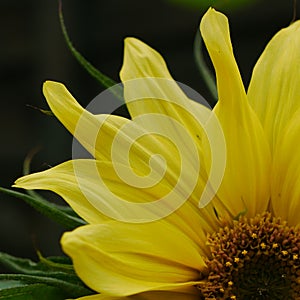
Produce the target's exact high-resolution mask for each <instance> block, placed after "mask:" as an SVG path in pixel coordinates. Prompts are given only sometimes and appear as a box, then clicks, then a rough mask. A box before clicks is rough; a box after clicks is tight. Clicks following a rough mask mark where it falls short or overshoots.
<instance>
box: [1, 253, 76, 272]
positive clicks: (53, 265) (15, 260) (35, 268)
mask: <svg viewBox="0 0 300 300" xmlns="http://www.w3.org/2000/svg"><path fill="white" fill-rule="evenodd" d="M38 257H39V259H40V261H39V262H38V263H36V262H34V261H32V260H30V259H28V258H20V257H15V256H12V255H10V254H7V253H2V252H0V263H1V264H3V265H4V266H6V267H7V268H8V269H9V270H11V271H13V272H16V273H22V274H28V275H41V276H43V275H44V274H45V272H47V273H46V276H48V274H49V273H50V272H53V273H57V272H58V273H59V272H64V273H68V274H69V275H73V276H74V277H75V278H77V275H76V274H75V272H74V269H73V266H72V262H71V260H70V259H68V258H64V257H61V259H60V261H61V262H59V260H58V258H55V260H54V259H53V258H44V257H43V256H42V255H41V254H40V253H39V252H38ZM62 261H63V263H62ZM67 262H68V263H67ZM54 275H55V274H54Z"/></svg>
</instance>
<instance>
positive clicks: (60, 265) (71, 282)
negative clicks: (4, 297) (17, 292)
mask: <svg viewBox="0 0 300 300" xmlns="http://www.w3.org/2000/svg"><path fill="white" fill-rule="evenodd" d="M39 258H40V261H39V262H38V263H36V262H34V261H32V260H30V259H27V258H19V257H14V256H12V255H9V254H6V253H1V252H0V263H1V264H3V265H4V266H6V267H7V268H8V269H9V270H11V271H13V272H16V273H21V274H1V275H0V282H1V283H2V286H3V289H8V288H13V287H15V286H16V287H19V285H21V286H23V285H24V284H26V285H33V284H43V285H47V286H52V287H55V288H59V289H60V290H62V291H63V292H64V294H67V295H68V296H72V297H80V296H83V295H88V294H91V293H92V292H91V290H90V289H88V288H87V287H86V286H85V285H84V284H83V283H82V281H81V280H80V278H79V277H78V276H77V275H76V273H75V271H74V269H73V266H72V264H71V260H70V259H69V258H66V257H52V258H51V257H50V258H44V257H42V255H41V254H39ZM5 281H6V283H7V284H3V283H5ZM0 287H1V285H0ZM0 290H1V288H0ZM0 299H1V298H0Z"/></svg>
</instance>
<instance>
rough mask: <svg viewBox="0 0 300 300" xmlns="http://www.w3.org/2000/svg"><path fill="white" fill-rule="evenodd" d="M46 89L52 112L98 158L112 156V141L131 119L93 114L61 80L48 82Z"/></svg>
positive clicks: (45, 85)
mask: <svg viewBox="0 0 300 300" xmlns="http://www.w3.org/2000/svg"><path fill="white" fill-rule="evenodd" d="M43 92H44V95H45V97H46V100H47V102H48V104H49V107H50V108H51V110H52V112H53V113H54V114H55V116H56V117H57V118H58V119H59V121H60V122H61V123H62V124H63V125H64V126H65V127H66V128H67V129H68V130H69V131H70V132H71V134H72V135H74V137H75V138H76V139H78V140H79V142H80V143H81V145H82V146H84V147H85V148H86V149H87V150H88V151H89V152H90V153H91V154H92V155H93V156H94V157H96V158H97V159H103V158H106V159H108V158H110V144H111V141H112V140H113V138H114V136H115V135H116V134H117V133H118V131H119V129H120V127H121V126H124V124H126V123H128V122H130V121H129V120H127V119H125V118H121V117H118V116H113V115H106V114H103V115H93V114H92V113H89V112H88V111H87V110H85V109H83V107H81V106H80V105H79V104H78V102H77V101H76V100H75V99H74V97H73V96H72V95H71V93H70V92H69V91H68V90H67V89H66V87H65V86H64V85H63V84H61V83H58V82H53V81H46V82H45V83H44V86H43ZM104 145H105V146H106V147H104Z"/></svg>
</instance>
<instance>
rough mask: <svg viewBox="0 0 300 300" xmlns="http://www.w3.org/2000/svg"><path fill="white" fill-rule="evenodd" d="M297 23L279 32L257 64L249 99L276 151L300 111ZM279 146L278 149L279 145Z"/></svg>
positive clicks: (299, 32)
mask: <svg viewBox="0 0 300 300" xmlns="http://www.w3.org/2000/svg"><path fill="white" fill-rule="evenodd" d="M299 49H300V21H297V22H295V23H293V24H292V25H290V26H289V27H287V28H285V29H282V30H281V31H279V32H278V33H277V34H276V35H275V36H274V37H273V39H272V40H271V41H270V42H269V44H268V45H267V47H266V49H265V50H264V52H263V54H262V55H261V57H260V58H259V60H258V61H257V63H256V65H255V68H254V70H253V75H252V79H251V82H250V85H249V90H248V98H249V101H250V103H251V105H252V107H253V109H254V110H255V112H256V114H257V115H258V117H259V119H260V121H261V123H262V126H263V128H264V130H265V132H266V134H267V137H268V141H269V143H270V146H271V149H272V150H274V151H275V148H276V146H277V145H278V144H281V138H282V135H283V134H284V128H285V127H286V126H287V124H288V122H289V120H290V119H291V118H292V117H293V115H294V113H295V112H296V111H297V110H298V109H299V107H300V101H299V99H300V71H299V70H300V55H299ZM279 146H280V145H279Z"/></svg>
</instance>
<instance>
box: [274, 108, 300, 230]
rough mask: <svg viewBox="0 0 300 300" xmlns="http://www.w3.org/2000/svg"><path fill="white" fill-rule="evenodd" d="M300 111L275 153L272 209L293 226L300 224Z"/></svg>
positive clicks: (290, 123)
mask: <svg viewBox="0 0 300 300" xmlns="http://www.w3.org/2000/svg"><path fill="white" fill-rule="evenodd" d="M299 140H300V110H298V111H297V112H296V113H295V115H294V117H293V119H292V120H291V121H290V122H289V124H288V126H287V127H286V129H285V130H283V134H282V138H281V139H280V143H278V145H277V147H276V148H275V152H274V161H273V165H274V167H273V170H272V173H271V174H272V197H271V199H272V207H273V209H274V213H275V215H276V216H279V217H282V219H283V220H287V221H288V222H289V224H291V225H298V224H300V219H299V211H300V177H299V174H300V156H299V151H300V147H299V143H298V141H299Z"/></svg>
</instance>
